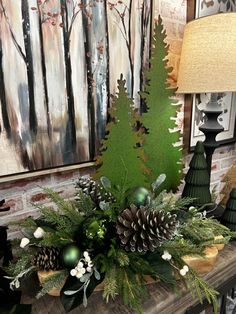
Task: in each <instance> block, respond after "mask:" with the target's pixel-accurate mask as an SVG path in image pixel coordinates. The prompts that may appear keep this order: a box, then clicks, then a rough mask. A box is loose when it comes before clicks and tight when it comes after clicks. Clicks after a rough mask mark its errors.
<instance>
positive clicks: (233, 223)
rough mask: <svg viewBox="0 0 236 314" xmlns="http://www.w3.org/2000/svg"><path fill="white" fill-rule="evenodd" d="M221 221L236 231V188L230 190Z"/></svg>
mask: <svg viewBox="0 0 236 314" xmlns="http://www.w3.org/2000/svg"><path fill="white" fill-rule="evenodd" d="M221 223H222V224H223V225H225V226H226V227H227V228H229V229H230V230H232V231H236V188H233V189H232V191H231V192H230V196H229V199H228V201H227V204H226V209H225V212H224V214H223V216H222V218H221Z"/></svg>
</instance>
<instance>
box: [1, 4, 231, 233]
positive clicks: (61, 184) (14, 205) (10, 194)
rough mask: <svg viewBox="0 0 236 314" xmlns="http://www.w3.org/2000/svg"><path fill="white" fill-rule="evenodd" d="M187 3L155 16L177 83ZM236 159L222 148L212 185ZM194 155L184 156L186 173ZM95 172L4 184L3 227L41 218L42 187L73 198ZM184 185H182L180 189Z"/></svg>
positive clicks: (160, 8)
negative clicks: (81, 181) (160, 24)
mask: <svg viewBox="0 0 236 314" xmlns="http://www.w3.org/2000/svg"><path fill="white" fill-rule="evenodd" d="M186 3H187V2H186V0H165V1H164V0H156V2H155V15H156V17H157V16H158V14H160V15H161V17H162V19H163V23H164V26H165V28H166V30H167V36H168V43H169V45H170V50H169V60H170V62H169V63H170V65H171V66H173V68H174V69H173V72H172V73H171V78H172V80H173V81H176V77H177V69H178V63H179V58H180V52H181V42H182V36H183V29H184V25H185V21H186ZM235 156H236V151H235V146H234V145H229V146H222V147H220V148H218V149H217V150H216V152H215V154H214V159H213V166H212V177H211V184H212V186H215V185H216V186H217V190H218V191H219V190H220V188H221V187H222V183H221V182H220V180H221V177H222V175H224V173H226V171H227V169H228V168H229V167H230V166H231V164H232V163H233V162H234V160H235ZM190 159H191V155H186V156H185V157H184V164H185V171H187V169H188V164H189V161H190ZM91 171H92V168H91V167H84V168H83V167H81V166H80V167H78V169H73V170H67V171H61V172H57V173H54V174H53V173H51V174H46V175H40V176H37V177H32V178H22V179H20V180H11V179H10V178H9V180H8V181H6V182H1V183H0V198H5V199H6V202H7V205H9V206H11V211H10V212H5V213H0V225H3V224H8V223H9V222H10V221H15V220H18V219H20V218H24V217H26V216H29V215H32V216H34V217H36V216H37V215H38V213H37V209H36V208H35V207H34V206H33V205H32V203H35V202H36V203H40V204H49V205H50V201H49V200H48V198H47V196H46V195H45V193H43V192H42V187H51V188H53V189H54V190H56V191H58V192H59V193H60V194H61V195H62V196H63V197H66V198H71V197H73V195H74V192H75V190H74V182H75V181H76V179H77V178H78V177H79V176H80V175H84V174H88V173H90V172H91ZM181 188H182V185H181V186H180V189H181ZM16 234H17V231H13V230H12V232H11V233H10V235H11V237H14V236H16Z"/></svg>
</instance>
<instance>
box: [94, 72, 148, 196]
mask: <svg viewBox="0 0 236 314" xmlns="http://www.w3.org/2000/svg"><path fill="white" fill-rule="evenodd" d="M109 113H110V118H111V122H110V123H108V125H107V128H106V131H107V136H106V138H105V140H103V142H102V148H101V155H100V156H98V157H97V160H96V164H97V165H98V166H99V168H98V169H97V172H96V173H95V175H94V178H95V179H98V178H100V177H103V176H105V177H107V178H108V179H109V180H110V181H111V182H112V184H114V185H119V186H121V187H122V188H124V189H125V190H127V189H130V188H134V187H137V186H145V176H144V174H143V173H144V172H145V170H144V164H143V160H142V158H143V156H142V154H143V150H142V148H141V147H137V143H138V142H140V137H139V133H138V132H137V131H135V128H134V125H135V123H136V120H135V110H134V108H133V101H132V99H130V98H129V97H128V94H127V92H126V88H125V80H124V79H123V76H122V75H121V77H120V79H119V80H118V93H117V95H116V96H115V97H113V104H112V108H111V109H110V110H109Z"/></svg>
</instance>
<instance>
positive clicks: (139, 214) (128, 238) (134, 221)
mask: <svg viewBox="0 0 236 314" xmlns="http://www.w3.org/2000/svg"><path fill="white" fill-rule="evenodd" d="M177 225H178V221H176V215H171V214H170V213H166V212H164V211H157V210H152V211H149V210H147V209H146V207H144V206H140V208H137V207H136V206H135V205H131V206H130V208H126V209H125V210H124V211H123V212H122V214H121V215H120V216H119V217H118V222H117V224H116V230H117V233H118V235H119V237H120V240H121V245H122V246H123V247H124V248H125V250H126V251H131V252H135V251H138V252H147V251H154V250H155V249H156V248H157V247H158V246H160V245H161V244H162V243H163V242H164V241H165V240H170V239H171V238H172V237H173V235H174V232H175V230H176V227H177Z"/></svg>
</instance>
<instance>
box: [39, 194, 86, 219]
mask: <svg viewBox="0 0 236 314" xmlns="http://www.w3.org/2000/svg"><path fill="white" fill-rule="evenodd" d="M44 191H45V192H46V193H47V194H48V196H49V198H50V199H51V200H52V201H53V202H54V203H55V204H56V205H57V206H58V209H59V211H60V212H61V214H63V215H64V216H66V217H67V218H68V219H69V220H70V221H72V222H73V224H76V223H77V224H79V223H81V216H80V215H79V213H78V211H77V209H76V208H75V206H74V204H73V203H72V202H71V201H69V200H64V199H63V198H62V197H61V196H60V195H59V194H58V193H56V192H54V191H53V190H51V189H49V188H45V189H44Z"/></svg>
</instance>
